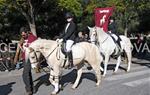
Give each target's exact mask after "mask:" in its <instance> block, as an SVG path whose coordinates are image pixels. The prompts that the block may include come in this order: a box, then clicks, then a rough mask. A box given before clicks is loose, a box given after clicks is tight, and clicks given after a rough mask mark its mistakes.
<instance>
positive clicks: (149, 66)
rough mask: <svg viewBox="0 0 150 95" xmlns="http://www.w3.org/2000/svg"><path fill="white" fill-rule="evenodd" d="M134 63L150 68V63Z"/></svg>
mask: <svg viewBox="0 0 150 95" xmlns="http://www.w3.org/2000/svg"><path fill="white" fill-rule="evenodd" d="M132 63H133V64H137V65H141V66H146V67H148V68H150V63H139V62H135V61H132Z"/></svg>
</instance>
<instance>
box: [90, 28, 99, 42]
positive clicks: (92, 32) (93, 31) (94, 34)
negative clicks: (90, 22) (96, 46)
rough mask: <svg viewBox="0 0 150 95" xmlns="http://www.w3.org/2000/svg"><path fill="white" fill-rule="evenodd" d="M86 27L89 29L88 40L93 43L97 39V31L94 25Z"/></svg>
mask: <svg viewBox="0 0 150 95" xmlns="http://www.w3.org/2000/svg"><path fill="white" fill-rule="evenodd" d="M88 29H89V31H90V33H89V36H90V41H91V43H95V42H96V41H97V32H96V27H89V26H88Z"/></svg>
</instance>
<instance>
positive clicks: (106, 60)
mask: <svg viewBox="0 0 150 95" xmlns="http://www.w3.org/2000/svg"><path fill="white" fill-rule="evenodd" d="M108 61H109V55H105V61H104V73H103V77H105V75H106V71H107V65H108Z"/></svg>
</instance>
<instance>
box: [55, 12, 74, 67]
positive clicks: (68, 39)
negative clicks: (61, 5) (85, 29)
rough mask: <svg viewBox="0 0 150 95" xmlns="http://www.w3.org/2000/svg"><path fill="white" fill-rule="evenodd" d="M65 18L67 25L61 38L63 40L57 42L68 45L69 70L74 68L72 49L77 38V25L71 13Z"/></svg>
mask: <svg viewBox="0 0 150 95" xmlns="http://www.w3.org/2000/svg"><path fill="white" fill-rule="evenodd" d="M65 18H66V20H67V24H66V26H65V29H64V32H63V35H61V37H60V38H61V39H57V40H56V41H58V42H62V41H64V42H65V43H66V50H67V56H68V62H69V68H71V67H73V58H72V51H71V48H72V45H73V44H74V41H75V38H76V24H75V23H74V21H73V14H72V13H70V12H68V13H66V15H65Z"/></svg>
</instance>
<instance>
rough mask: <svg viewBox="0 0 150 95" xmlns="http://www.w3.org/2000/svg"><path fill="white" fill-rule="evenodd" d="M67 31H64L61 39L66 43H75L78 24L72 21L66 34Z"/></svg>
mask: <svg viewBox="0 0 150 95" xmlns="http://www.w3.org/2000/svg"><path fill="white" fill-rule="evenodd" d="M66 26H67V25H66ZM66 26H65V29H66ZM65 29H64V31H63V34H62V35H61V36H60V38H62V39H63V40H64V41H66V40H73V41H75V38H76V32H77V31H76V24H75V23H74V22H73V21H71V22H70V25H69V27H68V29H67V30H66V32H65Z"/></svg>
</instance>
